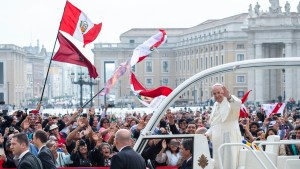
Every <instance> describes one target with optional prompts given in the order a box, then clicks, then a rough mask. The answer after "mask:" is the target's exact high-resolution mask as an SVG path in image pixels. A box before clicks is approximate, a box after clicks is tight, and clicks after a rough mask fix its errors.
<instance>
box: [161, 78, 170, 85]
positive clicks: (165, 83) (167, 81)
mask: <svg viewBox="0 0 300 169" xmlns="http://www.w3.org/2000/svg"><path fill="white" fill-rule="evenodd" d="M168 83H169V79H168V78H163V79H162V84H161V85H164V86H167V85H168Z"/></svg>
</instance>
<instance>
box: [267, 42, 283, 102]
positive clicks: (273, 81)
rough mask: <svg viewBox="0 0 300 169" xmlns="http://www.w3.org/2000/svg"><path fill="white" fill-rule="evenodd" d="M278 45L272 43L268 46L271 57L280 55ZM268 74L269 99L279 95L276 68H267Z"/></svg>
mask: <svg viewBox="0 0 300 169" xmlns="http://www.w3.org/2000/svg"><path fill="white" fill-rule="evenodd" d="M278 48H280V46H279V45H278V44H273V45H271V46H270V48H269V49H270V50H269V51H270V57H271V58H278V57H281V56H280V52H278V51H279V49H278ZM268 72H269V74H268V76H269V79H270V81H269V82H270V83H269V86H267V87H268V89H269V91H268V92H269V93H270V95H269V100H273V99H277V97H278V96H279V93H278V90H277V87H278V85H279V84H280V83H278V82H277V79H278V76H277V70H275V69H270V70H268Z"/></svg>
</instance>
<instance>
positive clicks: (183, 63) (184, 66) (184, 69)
mask: <svg viewBox="0 0 300 169" xmlns="http://www.w3.org/2000/svg"><path fill="white" fill-rule="evenodd" d="M183 70H185V60H184V61H183Z"/></svg>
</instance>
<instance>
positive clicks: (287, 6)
mask: <svg viewBox="0 0 300 169" xmlns="http://www.w3.org/2000/svg"><path fill="white" fill-rule="evenodd" d="M284 9H285V12H286V14H290V13H291V5H290V3H289V2H288V1H286V3H285V6H284Z"/></svg>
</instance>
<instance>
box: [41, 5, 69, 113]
mask: <svg viewBox="0 0 300 169" xmlns="http://www.w3.org/2000/svg"><path fill="white" fill-rule="evenodd" d="M66 6H67V1H66V4H65V7H64V11H63V14H62V16H61V19H60V23H59V27H58V30H57V34H56V38H55V42H54V46H53V50H52V54H51V57H50V62H49V65H48V70H47V74H46V78H45V81H44V87H43V91H42V95H41V99H40V102H39V104H42V101H43V96H44V92H45V87H46V83H47V79H48V75H49V71H50V66H51V63H52V58H53V54H54V50H55V46H56V42H57V39H58V33H59V28H60V25H61V22H62V18H63V16H64V13H65V10H66ZM48 90H49V89H48ZM38 109H39V106H38Z"/></svg>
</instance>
